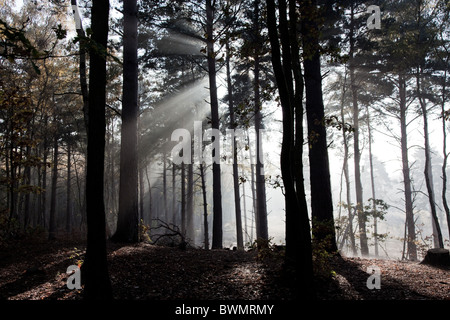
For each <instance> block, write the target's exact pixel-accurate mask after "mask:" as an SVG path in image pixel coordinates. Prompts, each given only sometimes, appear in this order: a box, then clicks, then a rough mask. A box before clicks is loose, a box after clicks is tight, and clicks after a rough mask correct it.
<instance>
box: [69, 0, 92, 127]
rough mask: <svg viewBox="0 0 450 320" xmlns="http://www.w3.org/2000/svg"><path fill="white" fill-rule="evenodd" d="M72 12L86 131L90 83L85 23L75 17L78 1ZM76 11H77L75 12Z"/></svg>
mask: <svg viewBox="0 0 450 320" xmlns="http://www.w3.org/2000/svg"><path fill="white" fill-rule="evenodd" d="M71 4H72V10H73V13H74V18H75V27H76V31H77V36H78V38H79V46H80V49H79V52H80V67H79V73H80V88H81V96H82V97H83V115H84V124H85V126H86V130H88V127H89V126H88V123H89V94H88V83H87V75H86V40H85V37H86V34H85V32H84V29H83V23H82V20H81V18H80V19H79V20H78V21H77V19H78V18H79V17H77V16H75V13H76V12H78V4H77V0H71ZM75 10H76V11H75Z"/></svg>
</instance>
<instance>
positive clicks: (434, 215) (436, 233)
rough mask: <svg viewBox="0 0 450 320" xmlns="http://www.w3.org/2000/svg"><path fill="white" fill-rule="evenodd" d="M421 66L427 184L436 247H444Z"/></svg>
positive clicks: (418, 74) (418, 75)
mask: <svg viewBox="0 0 450 320" xmlns="http://www.w3.org/2000/svg"><path fill="white" fill-rule="evenodd" d="M420 69H421V68H420V67H419V70H418V71H417V77H416V80H417V81H416V83H417V96H418V98H419V103H420V108H421V110H422V116H423V136H424V140H425V141H424V144H425V150H424V151H425V168H424V175H425V184H426V186H427V192H428V203H429V204H430V210H431V224H432V226H433V242H434V247H435V248H444V241H443V240H442V232H441V227H440V225H439V220H438V217H437V212H436V202H435V194H434V186H433V170H432V167H431V150H430V136H429V134H428V110H427V104H426V103H425V101H424V99H423V97H422V90H421V81H420V80H421V76H422V73H423V72H422V70H420Z"/></svg>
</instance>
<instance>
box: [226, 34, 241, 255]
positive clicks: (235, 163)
mask: <svg viewBox="0 0 450 320" xmlns="http://www.w3.org/2000/svg"><path fill="white" fill-rule="evenodd" d="M225 49H226V67H227V71H226V72H227V89H228V109H229V111H230V129H231V130H234V129H235V128H236V123H235V121H236V120H235V116H234V103H233V86H232V83H231V67H230V55H231V54H230V44H229V41H227V42H226V44H225ZM232 144H233V189H234V210H235V215H236V241H237V248H238V250H242V249H244V240H243V234H242V213H241V196H240V192H239V168H238V159H237V145H236V137H235V136H234V135H233V142H232Z"/></svg>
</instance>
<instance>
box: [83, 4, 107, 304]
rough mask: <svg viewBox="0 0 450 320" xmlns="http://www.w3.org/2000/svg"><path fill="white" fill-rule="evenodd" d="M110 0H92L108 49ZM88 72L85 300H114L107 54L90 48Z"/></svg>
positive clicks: (98, 35)
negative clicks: (106, 190) (107, 198)
mask: <svg viewBox="0 0 450 320" xmlns="http://www.w3.org/2000/svg"><path fill="white" fill-rule="evenodd" d="M108 20H109V1H108V0H93V2H92V26H91V29H92V40H93V41H95V43H97V44H98V45H100V46H102V47H103V48H104V49H106V46H107V39H108ZM90 65H91V67H90V74H89V106H90V108H89V131H88V132H89V133H88V146H87V174H86V211H87V212H86V217H87V225H88V233H87V248H86V259H85V262H84V263H83V267H82V279H84V281H85V286H84V295H85V298H86V299H90V300H93V299H95V300H99V299H111V298H112V288H111V282H110V279H109V273H108V264H107V260H106V255H107V252H106V225H105V204H104V195H103V182H104V164H105V132H106V122H105V105H106V57H105V55H102V54H100V53H99V52H98V50H95V49H94V48H91V50H90Z"/></svg>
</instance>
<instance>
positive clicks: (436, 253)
mask: <svg viewBox="0 0 450 320" xmlns="http://www.w3.org/2000/svg"><path fill="white" fill-rule="evenodd" d="M421 263H422V264H429V265H432V266H437V267H449V266H450V255H449V251H448V250H447V249H444V248H434V249H430V250H428V251H427V254H426V256H425V258H424V259H423V261H422V262H421Z"/></svg>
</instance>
